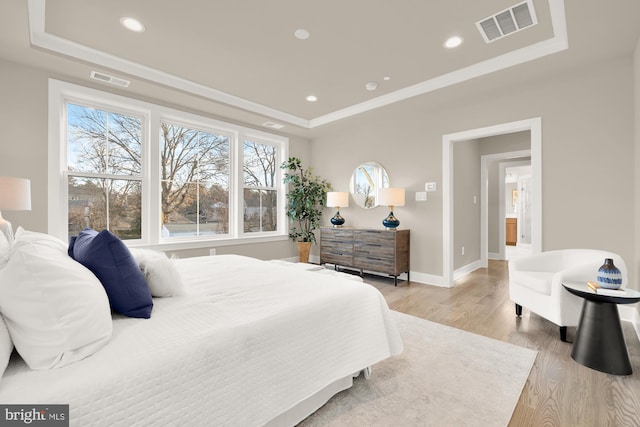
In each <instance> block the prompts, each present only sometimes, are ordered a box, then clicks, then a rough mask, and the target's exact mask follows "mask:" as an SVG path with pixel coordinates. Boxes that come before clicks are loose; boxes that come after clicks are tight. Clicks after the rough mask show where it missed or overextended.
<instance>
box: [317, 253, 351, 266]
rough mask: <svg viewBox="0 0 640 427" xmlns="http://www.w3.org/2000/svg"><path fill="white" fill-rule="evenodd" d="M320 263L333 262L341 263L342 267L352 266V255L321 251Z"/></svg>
mask: <svg viewBox="0 0 640 427" xmlns="http://www.w3.org/2000/svg"><path fill="white" fill-rule="evenodd" d="M320 264H335V265H341V266H343V267H352V266H353V257H352V256H351V255H341V254H333V253H321V254H320Z"/></svg>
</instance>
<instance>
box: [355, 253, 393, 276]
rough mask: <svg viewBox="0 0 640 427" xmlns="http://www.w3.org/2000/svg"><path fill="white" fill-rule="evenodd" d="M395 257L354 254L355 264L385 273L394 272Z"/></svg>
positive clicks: (364, 268) (356, 266) (358, 266)
mask: <svg viewBox="0 0 640 427" xmlns="http://www.w3.org/2000/svg"><path fill="white" fill-rule="evenodd" d="M394 264H395V262H394V259H393V258H386V259H381V258H374V257H365V256H354V257H353V266H354V267H355V268H359V269H362V270H369V271H376V272H380V273H385V274H394V271H393V267H394Z"/></svg>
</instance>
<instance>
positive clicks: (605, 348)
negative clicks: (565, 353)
mask: <svg viewBox="0 0 640 427" xmlns="http://www.w3.org/2000/svg"><path fill="white" fill-rule="evenodd" d="M579 325H580V326H579V327H578V330H577V331H576V336H575V339H574V342H573V349H572V350H571V357H572V358H573V360H575V361H576V362H578V363H580V364H581V365H584V366H587V367H589V368H591V369H595V370H597V371H601V372H606V373H608V374H613V375H631V362H630V361H629V354H628V353H627V347H626V345H625V342H624V335H623V334H622V326H621V325H620V316H619V315H618V307H617V306H616V304H613V303H607V302H597V301H589V300H585V301H584V304H583V306H582V314H581V316H580V323H579Z"/></svg>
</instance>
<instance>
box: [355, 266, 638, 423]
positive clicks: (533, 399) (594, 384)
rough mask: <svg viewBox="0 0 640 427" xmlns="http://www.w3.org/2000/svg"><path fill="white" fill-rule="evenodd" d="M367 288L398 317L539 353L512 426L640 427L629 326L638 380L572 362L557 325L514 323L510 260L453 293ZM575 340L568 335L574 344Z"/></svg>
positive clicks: (376, 281) (382, 285)
mask: <svg viewBox="0 0 640 427" xmlns="http://www.w3.org/2000/svg"><path fill="white" fill-rule="evenodd" d="M365 282H367V283H369V284H371V285H373V286H375V287H376V288H378V289H379V290H380V291H381V292H382V294H383V295H384V296H385V298H386V300H387V303H388V304H389V307H391V309H393V310H397V311H401V312H403V313H407V314H411V315H413V316H417V317H421V318H423V319H428V320H431V321H434V322H438V323H442V324H445V325H449V326H453V327H455V328H459V329H463V330H465V331H469V332H473V333H476V334H480V335H484V336H486V337H490V338H494V339H498V340H501V341H506V342H510V343H513V344H516V345H519V346H522V347H527V348H531V349H534V350H537V351H538V352H539V353H538V356H537V358H536V361H535V364H534V366H533V368H532V370H531V374H530V375H529V379H528V380H527V384H526V385H525V387H524V389H523V391H522V394H521V396H520V400H519V401H518V404H517V406H516V408H515V411H514V413H513V416H512V419H511V422H510V424H509V426H536V427H539V426H544V427H547V426H549V427H553V426H561V427H573V426H575V427H585V426H598V427H600V426H616V427H617V426H630V427H631V426H634V427H637V426H640V342H639V341H638V338H637V336H636V334H635V331H634V330H633V327H632V325H631V324H630V323H628V322H622V326H623V331H624V336H625V340H626V342H627V349H628V351H629V356H630V359H631V365H632V368H633V375H629V376H615V375H608V374H604V373H602V372H598V371H595V370H592V369H589V368H587V367H584V366H582V365H579V364H578V363H576V362H575V361H574V360H573V359H571V344H570V343H564V342H562V341H560V335H559V331H558V327H557V326H556V325H554V324H552V323H551V322H549V321H547V320H545V319H543V318H541V317H539V316H538V315H536V314H534V313H530V312H529V311H528V310H527V309H526V308H525V309H523V313H522V318H517V317H516V315H515V310H514V306H513V303H512V302H511V301H510V300H509V289H508V268H507V261H490V262H489V268H488V269H479V270H476V271H475V272H473V273H471V274H468V275H466V276H465V277H463V278H461V279H460V280H459V281H457V282H456V284H455V286H454V287H453V288H440V287H436V286H429V285H424V284H421V283H415V282H409V283H407V282H399V283H398V287H395V286H393V279H387V278H379V277H375V276H365ZM574 334H575V328H569V330H568V333H567V338H568V340H569V341H572V340H573V337H574ZM602 351H607V349H602ZM488 392H490V390H488Z"/></svg>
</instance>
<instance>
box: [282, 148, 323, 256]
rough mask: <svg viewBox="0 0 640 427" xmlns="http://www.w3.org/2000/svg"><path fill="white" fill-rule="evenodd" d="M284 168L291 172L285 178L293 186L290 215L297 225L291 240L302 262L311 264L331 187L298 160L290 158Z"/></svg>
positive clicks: (290, 190)
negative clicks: (317, 233) (312, 246)
mask: <svg viewBox="0 0 640 427" xmlns="http://www.w3.org/2000/svg"><path fill="white" fill-rule="evenodd" d="M280 168H282V169H286V170H287V171H288V172H286V173H285V175H284V183H285V184H289V194H288V195H287V216H288V217H289V219H290V220H291V222H292V223H293V225H292V226H291V228H290V230H289V237H290V238H291V240H293V241H294V242H297V243H298V257H299V259H300V262H308V261H309V251H310V249H311V244H312V243H315V242H316V236H315V234H314V233H313V232H314V230H316V229H317V228H318V227H320V218H321V217H322V208H323V207H324V204H325V201H326V198H327V191H330V190H331V184H330V183H329V182H327V181H326V180H324V179H322V178H320V177H319V176H316V175H314V174H313V171H312V169H311V168H310V167H309V168H306V169H305V168H303V167H302V162H301V161H300V159H299V158H297V157H289V159H288V160H287V161H286V162H284V163H283V164H282V166H280Z"/></svg>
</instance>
